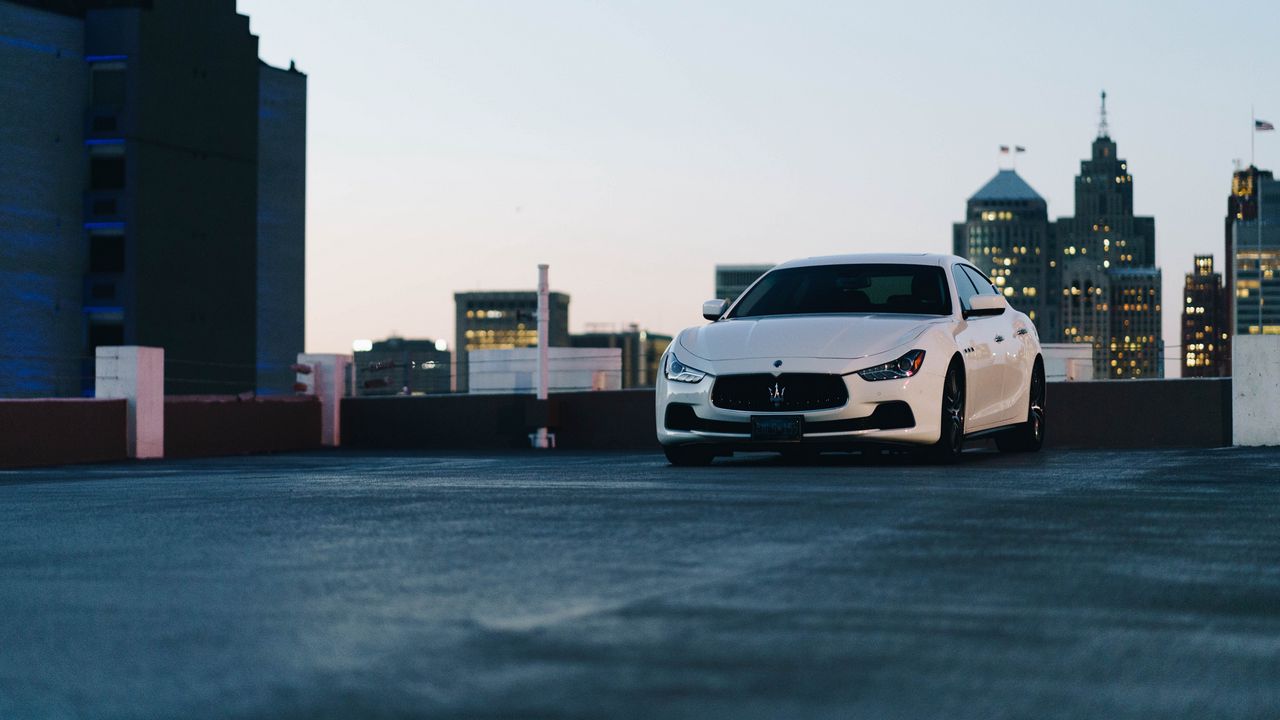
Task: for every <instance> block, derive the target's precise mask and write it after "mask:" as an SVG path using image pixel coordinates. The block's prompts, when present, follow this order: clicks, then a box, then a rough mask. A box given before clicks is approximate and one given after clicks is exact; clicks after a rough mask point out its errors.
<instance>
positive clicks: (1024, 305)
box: [952, 170, 1059, 337]
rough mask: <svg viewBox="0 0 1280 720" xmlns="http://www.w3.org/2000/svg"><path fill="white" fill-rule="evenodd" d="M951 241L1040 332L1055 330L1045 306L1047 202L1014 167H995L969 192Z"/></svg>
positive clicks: (1047, 301)
mask: <svg viewBox="0 0 1280 720" xmlns="http://www.w3.org/2000/svg"><path fill="white" fill-rule="evenodd" d="M952 246H953V250H952V252H954V253H955V254H956V255H959V256H961V257H965V258H968V259H969V261H970V262H972V263H973V264H974V266H975V267H977V268H978V269H979V270H982V271H983V272H985V273H986V274H987V276H988V277H989V278H991V282H992V283H994V284H995V285H996V287H998V288H1000V289H1001V291H1002V292H1003V293H1004V295H1005V297H1006V298H1008V300H1009V304H1011V305H1012V306H1013V307H1015V308H1017V309H1018V310H1021V311H1022V312H1025V313H1026V314H1027V316H1028V317H1030V318H1031V319H1032V320H1033V321H1034V322H1035V323H1036V327H1037V329H1039V331H1040V334H1041V335H1043V336H1046V337H1056V336H1057V334H1058V332H1059V329H1058V327H1057V326H1056V323H1057V320H1058V318H1057V315H1056V313H1050V312H1046V311H1045V309H1046V307H1049V306H1050V305H1049V304H1050V303H1053V302H1054V293H1053V292H1052V291H1051V289H1050V286H1049V262H1050V257H1049V255H1050V252H1049V251H1050V225H1049V213H1048V204H1047V203H1046V202H1045V200H1044V198H1042V197H1040V194H1039V193H1037V192H1036V191H1035V190H1033V189H1032V188H1031V186H1030V185H1028V184H1027V182H1026V181H1025V180H1023V179H1022V177H1021V176H1019V175H1018V173H1017V172H1015V171H1013V170H1001V171H999V172H998V173H996V176H995V177H993V178H991V180H990V181H989V182H988V183H987V184H986V185H984V186H982V188H981V189H980V190H978V192H976V193H974V195H973V197H971V198H969V201H968V203H967V204H966V207H965V221H964V222H962V223H956V224H955V225H954V226H953V227H952Z"/></svg>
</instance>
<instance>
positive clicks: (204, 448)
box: [164, 395, 320, 458]
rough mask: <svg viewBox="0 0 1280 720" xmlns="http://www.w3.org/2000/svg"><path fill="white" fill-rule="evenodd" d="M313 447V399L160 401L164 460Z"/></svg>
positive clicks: (316, 441) (316, 420)
mask: <svg viewBox="0 0 1280 720" xmlns="http://www.w3.org/2000/svg"><path fill="white" fill-rule="evenodd" d="M319 447H320V402H319V401H318V400H316V398H314V397H266V398H251V399H244V400H242V399H240V398H238V397H237V396H235V395H230V396H223V395H214V396H206V395H193V396H171V397H167V398H165V402H164V453H165V457H171V458H185V457H210V456H215V455H249V454H253V453H270V452H288V451H295V450H314V449H317V448H319Z"/></svg>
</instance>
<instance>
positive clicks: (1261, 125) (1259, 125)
mask: <svg viewBox="0 0 1280 720" xmlns="http://www.w3.org/2000/svg"><path fill="white" fill-rule="evenodd" d="M1253 129H1254V130H1257V131H1258V132H1265V131H1267V130H1275V129H1276V126H1275V125H1273V124H1271V123H1269V122H1267V121H1266V120H1254V121H1253Z"/></svg>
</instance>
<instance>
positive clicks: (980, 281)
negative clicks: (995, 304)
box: [960, 265, 1000, 295]
mask: <svg viewBox="0 0 1280 720" xmlns="http://www.w3.org/2000/svg"><path fill="white" fill-rule="evenodd" d="M960 268H961V269H962V270H964V272H965V274H966V275H968V276H969V279H970V280H972V281H973V286H974V287H975V288H977V289H978V294H979V295H999V294H1000V291H998V290H996V289H995V286H993V285H992V284H991V281H990V280H988V279H987V276H986V275H983V274H982V273H980V272H978V271H977V270H974V269H973V268H971V267H969V266H968V265H961V266H960Z"/></svg>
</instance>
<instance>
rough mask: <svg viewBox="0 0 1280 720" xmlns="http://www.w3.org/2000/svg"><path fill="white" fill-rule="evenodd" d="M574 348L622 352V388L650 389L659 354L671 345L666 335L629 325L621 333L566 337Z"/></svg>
mask: <svg viewBox="0 0 1280 720" xmlns="http://www.w3.org/2000/svg"><path fill="white" fill-rule="evenodd" d="M569 343H570V344H571V345H572V346H573V347H577V348H619V349H620V350H622V387H623V389H629V388H644V387H653V386H654V385H655V384H656V382H657V379H658V372H659V370H660V368H659V366H660V365H661V360H662V353H664V352H666V351H667V346H668V345H670V344H671V336H670V335H659V334H657V333H651V332H649V331H647V330H641V329H640V326H638V325H634V324H633V325H631V326H630V327H628V328H626V329H625V330H604V329H595V330H592V329H588V331H587V332H585V333H580V334H576V335H570V336H569Z"/></svg>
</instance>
